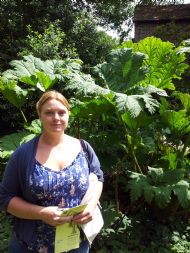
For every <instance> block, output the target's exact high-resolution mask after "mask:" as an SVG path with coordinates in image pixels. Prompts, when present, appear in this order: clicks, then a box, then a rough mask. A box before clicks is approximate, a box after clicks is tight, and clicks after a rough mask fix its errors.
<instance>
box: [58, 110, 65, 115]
mask: <svg viewBox="0 0 190 253" xmlns="http://www.w3.org/2000/svg"><path fill="white" fill-rule="evenodd" d="M58 113H59V115H60V116H63V115H64V114H65V113H66V111H59V112H58Z"/></svg>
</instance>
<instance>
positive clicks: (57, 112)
mask: <svg viewBox="0 0 190 253" xmlns="http://www.w3.org/2000/svg"><path fill="white" fill-rule="evenodd" d="M40 120H41V122H42V125H43V130H44V131H46V132H51V133H53V132H54V133H55V132H63V131H64V130H65V129H66V127H67V125H68V120H69V111H68V109H67V108H66V107H65V106H64V105H63V104H62V103H61V102H60V101H59V100H56V99H48V100H47V101H46V102H45V103H44V104H43V105H42V107H41V111H40Z"/></svg>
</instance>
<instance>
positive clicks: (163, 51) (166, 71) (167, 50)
mask: <svg viewBox="0 0 190 253" xmlns="http://www.w3.org/2000/svg"><path fill="white" fill-rule="evenodd" d="M121 47H123V48H133V50H134V52H141V53H143V54H145V55H146V56H147V57H146V58H145V60H144V64H145V66H146V67H148V68H149V72H148V73H147V74H146V78H145V80H144V81H143V84H144V85H148V84H152V85H154V86H156V87H158V88H162V89H165V88H167V89H171V90H174V89H175V85H174V83H173V79H180V78H181V75H182V74H183V73H184V71H185V70H186V69H187V68H188V65H187V64H186V63H185V55H184V54H183V53H181V54H179V51H178V49H177V48H174V45H173V44H172V43H170V42H169V41H167V42H163V41H162V40H161V39H159V38H155V37H147V38H145V39H143V40H141V41H139V42H138V43H132V42H125V43H123V45H122V46H121Z"/></svg>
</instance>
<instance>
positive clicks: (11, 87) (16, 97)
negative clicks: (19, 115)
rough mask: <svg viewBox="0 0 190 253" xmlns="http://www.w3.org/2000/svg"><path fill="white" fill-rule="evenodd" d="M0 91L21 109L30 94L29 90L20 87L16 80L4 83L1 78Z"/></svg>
mask: <svg viewBox="0 0 190 253" xmlns="http://www.w3.org/2000/svg"><path fill="white" fill-rule="evenodd" d="M0 92H1V93H2V94H3V96H4V97H5V98H6V99H7V100H8V101H9V102H10V103H11V104H13V105H14V106H16V107H17V108H19V109H20V108H21V107H22V106H23V104H24V102H25V100H26V97H27V95H28V91H27V90H23V89H22V88H20V87H19V86H18V85H17V82H16V81H14V80H10V81H9V80H8V81H7V82H5V83H4V82H3V81H2V79H1V82H0Z"/></svg>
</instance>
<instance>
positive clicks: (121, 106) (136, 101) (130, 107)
mask: <svg viewBox="0 0 190 253" xmlns="http://www.w3.org/2000/svg"><path fill="white" fill-rule="evenodd" d="M159 105H160V104H159V102H158V101H157V100H156V99H153V98H152V97H151V95H149V94H144V95H130V96H127V95H125V94H122V93H116V107H117V109H118V111H120V112H125V111H129V113H130V115H131V116H132V117H134V118H135V117H137V116H138V115H139V114H140V112H142V111H143V110H144V109H147V110H148V111H149V113H151V114H153V113H154V112H155V111H156V109H157V108H158V107H159Z"/></svg>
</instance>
